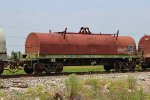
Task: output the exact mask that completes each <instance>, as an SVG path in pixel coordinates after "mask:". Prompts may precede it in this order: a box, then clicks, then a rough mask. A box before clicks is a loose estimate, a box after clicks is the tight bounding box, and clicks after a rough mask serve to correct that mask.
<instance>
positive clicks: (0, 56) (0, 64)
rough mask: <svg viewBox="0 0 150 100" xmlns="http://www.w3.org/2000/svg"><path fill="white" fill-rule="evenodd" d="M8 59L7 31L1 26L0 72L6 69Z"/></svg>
mask: <svg viewBox="0 0 150 100" xmlns="http://www.w3.org/2000/svg"><path fill="white" fill-rule="evenodd" d="M6 61H7V52H6V39H5V33H4V31H3V30H2V29H1V28H0V74H2V73H3V71H4V63H5V62H6Z"/></svg>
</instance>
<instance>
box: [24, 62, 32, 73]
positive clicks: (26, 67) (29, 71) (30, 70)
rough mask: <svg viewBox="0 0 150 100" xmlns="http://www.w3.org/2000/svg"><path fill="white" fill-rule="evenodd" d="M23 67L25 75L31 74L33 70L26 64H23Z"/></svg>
mask: <svg viewBox="0 0 150 100" xmlns="http://www.w3.org/2000/svg"><path fill="white" fill-rule="evenodd" d="M23 66H24V71H25V73H27V74H32V73H33V68H32V67H30V66H28V65H27V64H24V65H23Z"/></svg>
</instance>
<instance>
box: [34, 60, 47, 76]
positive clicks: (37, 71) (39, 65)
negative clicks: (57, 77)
mask: <svg viewBox="0 0 150 100" xmlns="http://www.w3.org/2000/svg"><path fill="white" fill-rule="evenodd" d="M44 68H45V65H44V64H43V63H40V62H38V63H35V64H34V65H33V71H34V73H35V74H41V73H42V72H43V71H44Z"/></svg>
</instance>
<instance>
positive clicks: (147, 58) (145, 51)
mask: <svg viewBox="0 0 150 100" xmlns="http://www.w3.org/2000/svg"><path fill="white" fill-rule="evenodd" d="M138 51H139V56H140V57H139V58H140V62H141V67H142V69H146V68H149V67H150V35H145V36H143V37H142V38H141V39H140V41H139V44H138Z"/></svg>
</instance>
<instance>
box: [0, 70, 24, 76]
mask: <svg viewBox="0 0 150 100" xmlns="http://www.w3.org/2000/svg"><path fill="white" fill-rule="evenodd" d="M17 74H26V73H25V72H24V70H19V71H17V72H15V73H12V72H10V71H9V70H4V72H3V74H2V75H17Z"/></svg>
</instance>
